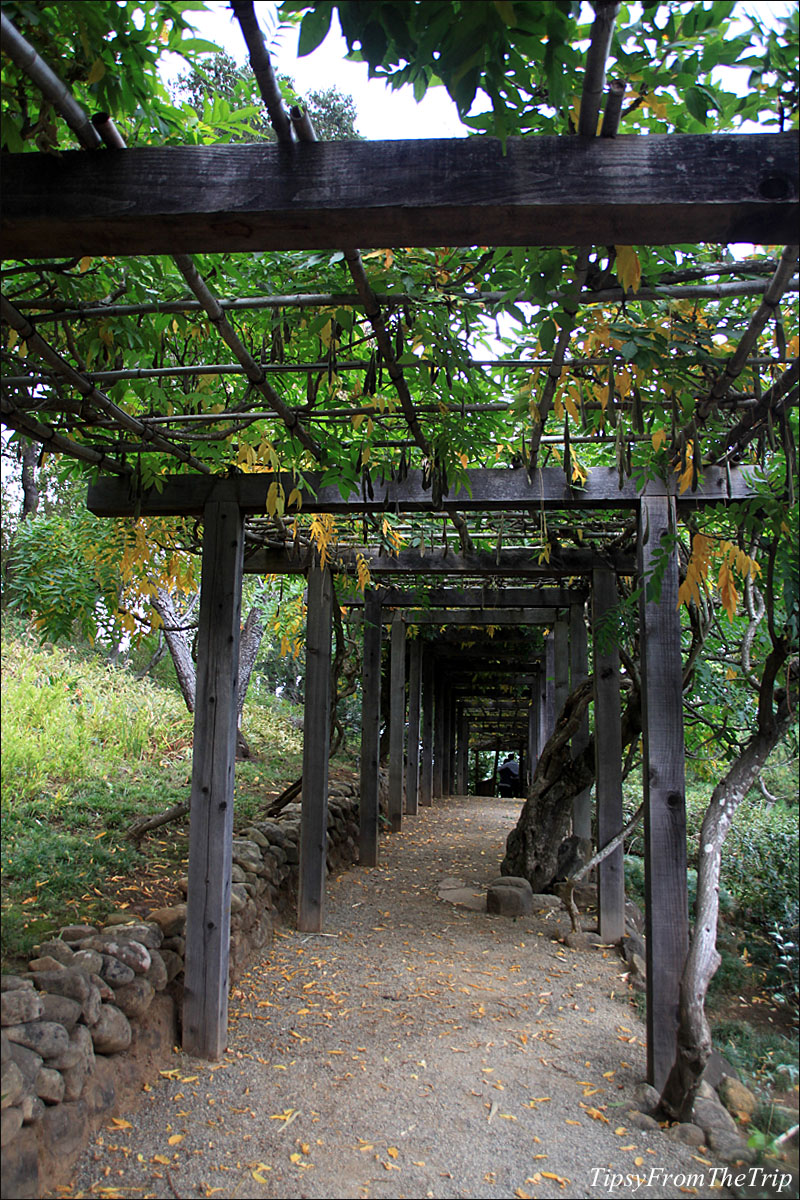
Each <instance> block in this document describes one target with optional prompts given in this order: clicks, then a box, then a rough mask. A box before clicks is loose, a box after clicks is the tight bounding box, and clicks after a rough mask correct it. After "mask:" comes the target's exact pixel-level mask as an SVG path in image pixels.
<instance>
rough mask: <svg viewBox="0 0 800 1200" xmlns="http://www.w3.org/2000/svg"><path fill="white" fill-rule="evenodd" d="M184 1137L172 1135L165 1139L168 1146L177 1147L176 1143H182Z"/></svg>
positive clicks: (178, 1134) (176, 1134) (183, 1135)
mask: <svg viewBox="0 0 800 1200" xmlns="http://www.w3.org/2000/svg"><path fill="white" fill-rule="evenodd" d="M185 1137H186V1134H185V1133H173V1135H172V1137H169V1138H167V1141H168V1142H169V1144H170V1146H177V1144H178V1142H182V1141H183V1139H184V1138H185Z"/></svg>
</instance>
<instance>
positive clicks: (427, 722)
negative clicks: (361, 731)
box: [419, 645, 435, 808]
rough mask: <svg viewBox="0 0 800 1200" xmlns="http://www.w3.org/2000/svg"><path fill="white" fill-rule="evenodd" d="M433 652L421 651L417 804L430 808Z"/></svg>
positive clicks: (431, 799)
mask: <svg viewBox="0 0 800 1200" xmlns="http://www.w3.org/2000/svg"><path fill="white" fill-rule="evenodd" d="M434 690H435V688H434V678H433V651H432V650H431V648H430V646H428V645H425V646H424V648H423V651H422V758H421V760H420V766H419V802H420V805H421V807H423V808H430V806H431V804H432V802H433V705H434V700H433V695H434Z"/></svg>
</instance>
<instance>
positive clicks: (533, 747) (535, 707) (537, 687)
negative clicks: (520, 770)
mask: <svg viewBox="0 0 800 1200" xmlns="http://www.w3.org/2000/svg"><path fill="white" fill-rule="evenodd" d="M540 675H541V670H540V668H539V667H538V666H537V667H535V668H534V671H533V677H532V682H531V699H530V704H529V707H528V770H527V772H526V776H525V780H524V783H525V787H526V794H527V788H528V787H530V785H531V783H532V781H533V776H534V772H535V771H536V764H537V762H538V761H539V753H540V748H539V732H540V728H539V727H540V712H539V710H540V707H541V681H540Z"/></svg>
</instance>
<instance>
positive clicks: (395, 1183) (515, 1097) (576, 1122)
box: [58, 797, 726, 1198]
mask: <svg viewBox="0 0 800 1200" xmlns="http://www.w3.org/2000/svg"><path fill="white" fill-rule="evenodd" d="M518 809H519V803H518V802H514V801H504V800H496V799H487V798H484V797H481V798H469V799H466V798H453V799H450V800H447V801H444V802H442V801H437V805H436V807H435V808H434V809H427V810H423V812H422V813H421V814H420V815H419V816H417V817H407V818H405V821H404V829H403V832H402V833H400V834H395V835H393V836H391V837H384V838H382V841H381V865H380V866H379V867H377V868H373V869H364V868H361V867H355V868H353V869H352V870H351V871H348V872H346V873H344V874H343V875H340V876H336V877H334V878H332V879H331V880H330V881H329V899H328V911H327V925H326V928H327V930H328V932H327V933H326V934H325V935H319V934H317V935H313V934H300V933H297V932H296V931H294V930H291V929H289V928H287V927H284V928H281V929H279V930H278V931H277V936H276V939H275V941H274V943H273V944H272V946H270V947H269V950H268V953H267V955H266V957H265V958H264V961H263V962H260V963H257V964H254V966H253V968H252V970H251V971H250V972H249V973H248V975H247V976H246V977H245V978H244V979H243V980H241V981H240V984H239V986H238V987H237V988H235V989H234V992H233V996H232V1002H231V1036H230V1045H229V1049H228V1052H227V1054H226V1056H225V1059H224V1061H223V1062H222V1063H219V1064H209V1063H206V1062H202V1061H200V1060H198V1059H193V1058H189V1057H187V1056H186V1055H184V1054H182V1053H178V1052H176V1053H175V1055H174V1057H173V1059H172V1061H171V1062H169V1063H167V1064H165V1068H166V1069H165V1070H164V1071H162V1072H161V1076H160V1077H159V1078H158V1079H157V1080H153V1081H152V1085H151V1086H150V1087H149V1089H148V1095H147V1097H146V1098H145V1099H144V1101H143V1104H142V1105H141V1106H140V1108H139V1109H138V1111H137V1112H136V1113H135V1114H128V1115H129V1119H130V1124H131V1127H130V1128H125V1125H124V1122H123V1123H122V1124H120V1119H119V1118H118V1119H117V1121H116V1122H115V1123H109V1126H108V1127H107V1128H106V1129H104V1130H103V1131H102V1133H101V1134H100V1136H99V1137H98V1138H97V1141H96V1143H95V1144H94V1145H93V1146H91V1147H90V1148H89V1149H88V1150H87V1152H86V1153H85V1155H84V1156H83V1158H82V1160H81V1162H80V1163H79V1167H78V1170H77V1172H76V1175H75V1178H74V1179H73V1188H74V1190H70V1191H69V1192H68V1193H67V1194H69V1195H71V1196H97V1195H107V1196H120V1197H139V1196H154V1197H172V1196H176V1197H181V1198H183V1197H187V1198H188V1197H196V1196H220V1197H333V1198H336V1197H340V1198H346V1197H392V1198H399V1197H428V1196H432V1197H473V1198H477V1197H514V1196H517V1197H521V1198H524V1197H526V1196H536V1197H551V1196H559V1197H564V1196H570V1197H573V1196H574V1197H589V1196H591V1197H600V1196H631V1195H636V1196H647V1197H650V1196H663V1197H675V1196H678V1195H680V1194H682V1192H685V1191H687V1190H688V1189H692V1190H691V1191H690V1192H689V1194H695V1195H701V1196H705V1195H709V1196H711V1195H714V1196H721V1195H722V1196H724V1195H725V1194H726V1193H725V1192H724V1191H721V1190H720V1189H719V1187H717V1188H713V1187H712V1186H711V1184H712V1182H713V1178H712V1174H711V1164H710V1162H708V1156H707V1155H706V1153H705V1151H704V1150H692V1149H690V1148H689V1147H688V1146H684V1145H681V1144H678V1143H675V1142H673V1141H672V1140H671V1139H670V1138H668V1137H667V1136H666V1135H665V1134H663V1133H661V1132H660V1131H650V1132H643V1131H641V1130H638V1129H635V1128H631V1127H629V1126H626V1122H625V1115H624V1114H625V1105H626V1102H628V1101H630V1100H631V1099H632V1097H633V1091H634V1088H635V1086H636V1084H637V1083H638V1082H640V1081H641V1080H642V1079H643V1078H644V1073H645V1055H644V1028H643V1025H642V1023H641V1021H640V1020H639V1019H638V1018H637V1016H636V1014H635V1010H634V1009H633V1008H632V1006H631V1003H630V996H629V991H628V987H627V984H626V982H625V979H624V978H623V971H624V965H623V963H622V962H621V960H620V959H619V957H618V956H617V954H616V952H614V951H612V950H607V951H603V950H590V951H585V950H572V949H569V948H567V947H565V946H564V945H562V944H561V943H560V942H559V941H558V940H557V939H558V937H559V935H563V934H564V933H565V932H566V931H567V928H568V922H567V921H566V919H565V918H564V917H563V916H562V915H561V914H560V913H558V912H557V911H556V912H555V913H554V912H552V911H551V912H546V911H542V912H540V913H537V914H536V915H535V916H533V917H524V918H519V919H517V920H512V919H509V918H507V917H500V916H488V915H487V914H486V913H482V912H475V911H471V910H470V909H468V908H463V907H458V906H455V905H452V904H450V903H448V902H446V901H443V900H441V899H439V898H438V885H439V883H440V882H441V881H442V880H443V879H445V878H446V877H458V878H461V879H463V880H465V881H467V882H468V883H469V884H474V885H475V890H476V892H478V893H480V892H481V891H483V890H485V886H486V884H487V883H488V882H489V881H490V880H491V879H492V878H493V877H495V876H496V875H497V873H498V866H499V863H500V860H501V858H502V855H503V847H504V844H505V838H506V836H507V834H508V832H509V830H510V828H511V827H512V826H513V824H514V822H515V820H516V817H517V815H518ZM704 1160H705V1162H704ZM615 1175H619V1176H625V1175H628V1176H636V1175H639V1176H642V1177H644V1179H646V1180H648V1182H644V1179H643V1182H642V1184H641V1185H639V1186H638V1187H637V1186H636V1182H631V1181H630V1180H627V1181H620V1182H619V1183H616V1184H615V1183H614V1181H613V1179H612V1177H613V1176H615ZM685 1176H695V1177H699V1178H694V1179H686V1178H684V1177H685ZM650 1180H652V1183H651V1182H650ZM695 1188H696V1189H697V1190H696V1191H695V1190H694V1189H695ZM58 1194H59V1195H62V1196H63V1195H64V1194H65V1192H64V1191H63V1190H62V1191H60V1192H59V1193H58Z"/></svg>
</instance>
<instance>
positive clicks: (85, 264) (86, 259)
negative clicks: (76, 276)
mask: <svg viewBox="0 0 800 1200" xmlns="http://www.w3.org/2000/svg"><path fill="white" fill-rule="evenodd" d="M92 262H93V259H92V256H91V254H84V256H83V258H82V259H81V261H80V262H79V263H78V270H79V271H80V273H81V275H83V273H84V271H88V270H89V267H90V266H91V265H92Z"/></svg>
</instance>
